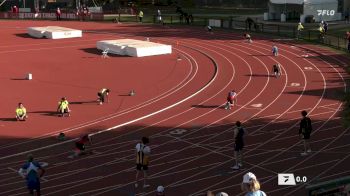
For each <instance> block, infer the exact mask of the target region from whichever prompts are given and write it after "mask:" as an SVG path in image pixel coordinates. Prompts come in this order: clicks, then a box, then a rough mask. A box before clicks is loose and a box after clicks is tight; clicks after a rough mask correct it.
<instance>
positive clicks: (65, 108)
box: [57, 97, 70, 117]
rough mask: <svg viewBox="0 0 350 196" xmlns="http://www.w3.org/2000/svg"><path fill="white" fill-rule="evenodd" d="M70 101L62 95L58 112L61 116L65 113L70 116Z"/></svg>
mask: <svg viewBox="0 0 350 196" xmlns="http://www.w3.org/2000/svg"><path fill="white" fill-rule="evenodd" d="M68 105H69V102H68V101H67V99H66V98H65V97H62V99H61V101H59V102H58V107H57V112H58V113H59V116H61V117H63V116H64V115H65V114H67V116H70V109H69V106H68Z"/></svg>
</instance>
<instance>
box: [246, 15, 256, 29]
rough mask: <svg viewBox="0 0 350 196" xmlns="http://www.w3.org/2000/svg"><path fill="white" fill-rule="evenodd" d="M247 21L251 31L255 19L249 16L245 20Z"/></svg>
mask: <svg viewBox="0 0 350 196" xmlns="http://www.w3.org/2000/svg"><path fill="white" fill-rule="evenodd" d="M245 23H246V25H247V26H248V29H249V31H250V30H251V29H252V24H254V20H253V19H251V18H249V17H248V18H247V19H246V20H245Z"/></svg>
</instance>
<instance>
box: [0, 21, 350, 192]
mask: <svg viewBox="0 0 350 196" xmlns="http://www.w3.org/2000/svg"><path fill="white" fill-rule="evenodd" d="M0 24H1V28H0V36H1V37H3V38H4V39H3V40H4V41H3V44H2V45H1V46H0V57H1V58H0V63H1V65H2V70H3V71H2V72H0V80H1V83H2V84H3V85H2V87H1V88H2V89H1V90H2V92H4V93H3V96H1V103H2V104H1V108H2V113H1V117H0V118H1V120H0V126H1V133H0V134H1V139H0V153H1V155H2V156H1V158H0V165H1V166H2V167H1V168H2V169H0V175H1V176H2V178H1V179H0V182H1V184H0V191H1V192H2V193H3V194H5V195H25V194H26V193H27V191H26V188H25V185H24V182H23V180H22V179H21V178H20V177H19V176H18V175H17V173H16V172H15V171H16V170H17V169H18V168H19V167H20V166H21V165H22V164H23V162H24V160H25V156H26V154H27V153H28V152H32V153H33V154H34V156H35V157H36V158H37V159H38V160H39V161H42V162H47V163H49V165H48V167H47V168H46V170H47V175H46V176H45V178H44V179H42V191H43V193H44V195H132V194H136V195H154V190H155V188H156V187H157V186H158V185H160V184H161V185H163V186H165V187H166V194H167V195H204V194H205V192H206V191H207V190H214V191H216V192H218V191H225V192H227V193H229V194H230V195H239V194H241V195H242V193H241V191H240V183H241V181H242V176H243V175H244V173H246V172H248V171H251V172H253V173H255V174H256V175H257V177H258V178H259V180H260V182H261V184H262V190H264V191H265V192H267V193H268V195H305V194H306V192H305V189H304V187H305V185H306V183H304V184H298V185H297V186H288V187H285V186H278V185H277V173H282V172H284V173H286V172H287V173H294V174H295V175H299V176H306V177H307V178H308V183H314V182H316V181H324V180H329V179H334V178H337V177H340V176H343V175H349V173H350V171H349V169H348V167H347V165H348V164H349V163H350V160H349V153H348V151H349V145H348V142H347V141H349V132H348V130H347V129H345V128H343V127H342V126H341V116H340V112H341V110H342V107H343V103H342V102H341V98H340V97H341V95H342V93H344V92H345V91H346V89H347V87H346V82H345V81H346V79H347V78H348V75H347V74H346V73H345V71H344V70H343V68H342V67H343V66H344V65H347V64H348V63H349V59H348V57H346V56H343V55H341V54H337V53H335V52H333V51H330V50H327V49H324V48H320V47H316V46H312V45H307V44H301V43H294V42H293V41H290V42H287V41H284V40H273V39H269V38H264V37H260V38H256V39H255V40H254V43H253V44H248V43H245V42H243V41H242V39H241V36H239V35H237V34H233V33H231V32H215V33H214V34H207V33H206V32H204V30H203V29H202V28H182V27H178V28H168V27H165V28H164V27H160V26H148V25H132V24H122V25H116V24H107V23H92V22H91V23H84V22H83V23H81V22H59V23H57V22H52V21H1V22H0ZM41 25H59V26H65V27H74V28H78V29H82V30H84V34H83V35H84V37H83V38H79V39H68V40H46V39H33V38H30V37H28V36H27V35H26V29H25V28H26V27H29V26H41ZM125 37H129V38H135V39H145V38H146V37H149V38H150V39H151V41H156V42H161V43H170V44H172V45H173V54H172V55H165V56H154V57H146V58H131V57H120V56H113V57H111V58H108V59H102V58H101V57H100V52H99V51H98V50H96V49H95V43H96V41H97V40H102V39H118V38H125ZM176 43H179V44H178V45H177V44H176ZM272 45H277V46H278V47H279V49H280V55H279V56H278V57H273V56H271V51H270V50H271V47H272ZM306 51H307V52H308V54H309V57H308V58H303V57H301V55H303V54H305V52H306ZM178 56H181V58H182V60H181V61H177V57H178ZM19 57H20V58H19ZM277 62H278V63H280V64H281V65H282V68H283V72H282V73H283V75H282V76H281V78H278V79H276V78H274V77H271V76H270V75H271V68H272V64H274V63H277ZM26 73H32V74H33V77H34V79H33V80H32V81H26V80H22V79H23V77H24V76H25V74H26ZM102 87H109V88H111V89H112V95H111V102H110V103H108V104H105V105H102V106H99V105H97V103H96V102H94V100H95V99H96V93H97V91H98V90H99V89H100V88H102ZM131 89H134V90H135V91H136V96H133V97H129V96H125V95H127V94H128V92H129V91H130V90H131ZM232 89H236V91H237V92H238V93H239V96H238V106H236V107H234V108H233V110H231V111H227V110H224V109H223V103H224V101H225V97H226V94H227V92H228V91H229V90H232ZM62 96H66V97H67V98H68V100H69V101H70V102H71V109H72V110H73V112H72V116H71V117H69V118H59V117H57V116H55V114H54V113H53V111H54V110H55V108H56V106H57V105H56V104H57V101H58V100H59V99H60V97H62ZM18 102H23V103H24V104H25V106H26V107H27V109H28V111H29V120H28V121H26V122H14V121H12V119H13V114H14V109H15V107H16V104H17V103H18ZM302 110H307V111H309V113H310V117H311V118H312V120H313V123H314V124H313V126H314V131H313V135H312V143H311V146H312V149H313V151H314V152H313V153H312V154H311V155H309V156H305V157H301V156H300V152H301V151H302V143H301V142H300V140H299V138H298V135H297V131H298V127H297V125H298V121H299V119H300V111H302ZM236 120H240V121H242V122H243V123H244V126H245V127H246V129H247V131H248V136H247V137H246V147H245V156H244V167H243V168H242V169H241V170H239V171H233V170H231V169H230V167H231V166H232V165H233V149H232V148H233V131H232V127H233V124H234V122H235V121H236ZM61 131H65V132H66V133H67V135H68V137H69V138H76V137H77V136H79V135H81V134H83V133H91V134H92V135H93V142H94V145H93V149H94V150H95V151H96V153H95V154H94V155H91V156H86V157H80V158H77V159H73V160H72V159H68V158H67V156H68V155H69V153H70V151H71V150H72V148H73V141H72V140H71V139H69V140H67V141H66V142H59V141H57V140H56V139H55V136H56V135H57V133H58V132H61ZM142 136H149V137H150V139H151V148H152V156H151V166H150V171H149V178H150V179H149V182H150V184H151V187H150V188H147V189H142V188H137V189H135V188H134V186H133V184H134V180H135V179H134V178H135V168H134V167H135V166H134V146H135V145H136V143H137V142H138V140H139V139H140V138H141V137H142Z"/></svg>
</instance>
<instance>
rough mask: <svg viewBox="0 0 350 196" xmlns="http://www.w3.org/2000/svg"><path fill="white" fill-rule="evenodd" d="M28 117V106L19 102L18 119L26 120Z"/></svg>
mask: <svg viewBox="0 0 350 196" xmlns="http://www.w3.org/2000/svg"><path fill="white" fill-rule="evenodd" d="M27 118H28V116H27V110H26V108H25V107H24V106H23V104H22V103H18V107H17V108H16V119H17V120H18V121H25V120H26V119H27Z"/></svg>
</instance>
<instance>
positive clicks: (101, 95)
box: [97, 92, 106, 102]
mask: <svg viewBox="0 0 350 196" xmlns="http://www.w3.org/2000/svg"><path fill="white" fill-rule="evenodd" d="M97 96H98V97H99V98H100V101H101V102H105V96H106V93H101V92H98V93H97Z"/></svg>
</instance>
